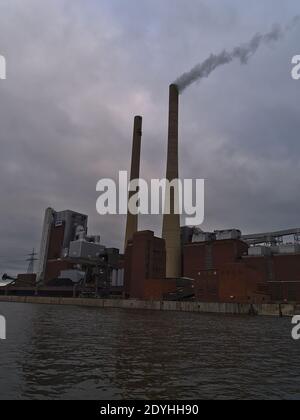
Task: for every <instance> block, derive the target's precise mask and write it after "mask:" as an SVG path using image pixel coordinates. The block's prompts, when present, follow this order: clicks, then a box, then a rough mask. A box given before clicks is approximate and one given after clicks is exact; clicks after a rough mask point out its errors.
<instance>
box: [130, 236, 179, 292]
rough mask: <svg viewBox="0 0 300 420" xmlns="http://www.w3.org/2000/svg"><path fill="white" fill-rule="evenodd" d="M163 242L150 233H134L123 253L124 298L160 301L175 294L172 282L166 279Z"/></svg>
mask: <svg viewBox="0 0 300 420" xmlns="http://www.w3.org/2000/svg"><path fill="white" fill-rule="evenodd" d="M165 277H166V247H165V241H164V240H163V239H161V238H156V237H155V236H154V233H153V232H151V231H143V232H137V233H135V234H134V236H133V239H132V240H131V241H129V243H128V246H127V249H126V253H125V275H124V285H125V295H126V297H127V298H133V299H145V300H151V299H152V300H156V299H158V300H160V299H162V297H163V296H164V295H165V294H167V293H172V292H175V291H176V280H169V279H168V280H167V279H166V278H165Z"/></svg>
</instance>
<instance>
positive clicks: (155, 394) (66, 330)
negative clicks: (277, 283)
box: [0, 303, 300, 400]
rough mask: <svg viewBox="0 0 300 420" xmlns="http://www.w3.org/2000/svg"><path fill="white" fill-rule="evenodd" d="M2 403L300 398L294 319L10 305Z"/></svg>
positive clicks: (1, 349)
mask: <svg viewBox="0 0 300 420" xmlns="http://www.w3.org/2000/svg"><path fill="white" fill-rule="evenodd" d="M0 313H3V314H4V315H6V317H7V319H8V320H13V321H11V322H10V324H9V330H8V331H9V339H8V340H7V342H5V343H4V345H2V344H1V345H0V357H1V368H0V392H1V394H0V395H1V398H17V397H18V398H35V399H38V398H40V399H44V398H60V399H63V398H68V399H81V398H82V399H98V400H99V399H119V398H120V399H121V398H122V399H130V398H143V399H184V398H190V399H194V398H197V399H198V398H202V399H204V398H209V399H212V398H218V399H223V398H224V399H225V398H227V399H228V398H243V399H245V398H247V399H250V398H293V399H299V398H300V378H299V374H300V363H299V360H298V358H297V356H298V354H299V342H293V341H292V340H291V337H290V330H291V326H290V320H288V319H273V318H248V317H245V318H243V317H220V316H206V315H200V314H188V313H168V312H164V313H160V312H141V311H120V310H100V309H93V308H76V307H74V308H73V307H55V306H43V305H41V306H38V305H20V304H19V305H17V304H2V303H1V304H0Z"/></svg>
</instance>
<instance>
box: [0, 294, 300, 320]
mask: <svg viewBox="0 0 300 420" xmlns="http://www.w3.org/2000/svg"><path fill="white" fill-rule="evenodd" d="M0 302H14V303H31V304H44V305H65V306H67V305H70V306H86V307H95V308H116V309H139V310H152V311H176V312H194V313H195V312H198V313H206V314H210V313H212V314H228V315H257V316H275V317H281V316H283V317H292V316H294V315H296V314H300V307H299V305H293V304H255V305H251V304H239V303H206V302H166V301H164V302H158V301H141V300H125V299H81V298H76V299H72V298H57V297H33V296H0Z"/></svg>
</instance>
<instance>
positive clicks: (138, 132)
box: [124, 116, 143, 251]
mask: <svg viewBox="0 0 300 420" xmlns="http://www.w3.org/2000/svg"><path fill="white" fill-rule="evenodd" d="M142 125H143V119H142V117H140V116H136V117H135V118H134V128H133V144H132V158H131V173H130V181H133V180H135V179H139V177H140V160H141V144H142ZM134 194H136V192H134V191H130V192H129V195H128V201H129V200H130V198H131V197H132V196H133V195H134ZM137 231H138V215H133V214H131V213H130V212H129V210H128V213H127V224H126V235H125V247H124V251H126V248H127V244H128V241H130V240H131V239H132V238H133V235H134V234H135V233H136V232H137Z"/></svg>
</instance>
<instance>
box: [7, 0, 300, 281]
mask: <svg viewBox="0 0 300 420" xmlns="http://www.w3.org/2000/svg"><path fill="white" fill-rule="evenodd" d="M298 14H299V1H298V0H285V1H282V0H253V1H251V2H241V1H240V0H43V1H41V0H1V2H0V54H2V55H4V56H5V57H6V59H7V64H8V73H7V77H8V78H7V80H6V81H0V128H1V129H0V142H1V153H0V179H1V181H0V193H1V223H0V238H1V239H0V273H1V274H2V273H3V271H9V272H12V273H14V272H16V271H18V270H20V271H24V269H25V268H26V263H24V255H25V254H26V253H28V252H30V250H31V249H32V248H33V247H39V243H40V236H41V228H42V221H43V215H44V210H45V208H46V207H48V206H51V207H53V208H55V209H56V210H64V209H72V210H76V211H79V212H83V213H86V214H88V215H89V231H90V233H91V234H95V233H100V234H101V236H102V241H103V242H104V244H107V245H109V246H117V247H119V246H121V244H122V242H123V237H124V224H125V219H124V218H123V217H104V218H103V217H100V216H98V215H97V213H96V207H95V203H96V199H97V193H96V184H97V181H98V180H99V179H100V178H103V177H105V178H107V177H113V178H115V177H116V175H117V173H118V171H119V170H127V169H128V168H129V163H130V151H131V141H132V138H131V136H132V123H133V117H134V115H136V114H142V115H143V116H144V130H143V131H144V137H143V149H142V176H143V177H145V178H147V179H149V178H151V177H153V176H154V177H156V178H157V177H161V178H162V177H164V175H165V166H166V162H165V158H166V145H167V111H168V85H169V84H170V83H171V82H173V80H175V79H176V78H177V77H178V76H180V75H181V74H182V73H183V72H185V71H188V70H190V68H191V67H193V66H194V65H195V64H197V63H198V62H201V61H203V60H204V59H206V58H207V56H208V55H209V54H210V53H212V52H214V53H218V52H220V51H221V50H223V49H224V48H228V49H231V48H232V47H234V46H236V45H239V44H240V43H242V42H245V41H248V40H249V39H250V38H251V37H252V36H253V35H254V34H255V33H256V32H266V31H269V29H270V28H271V26H272V25H273V23H282V24H285V23H287V22H288V21H289V20H290V19H291V18H292V17H293V16H295V15H298ZM299 39H300V27H299V28H297V29H296V30H294V31H293V32H291V33H289V34H288V35H287V36H286V37H285V38H284V39H283V40H281V41H280V42H278V43H277V44H276V45H274V46H272V47H269V46H268V47H263V48H261V49H260V50H259V52H258V54H257V55H256V56H255V57H254V58H253V59H252V60H251V61H250V62H249V64H248V65H247V66H241V65H240V64H238V63H233V64H230V65H228V66H227V67H223V68H221V69H218V70H217V71H216V72H215V73H214V74H213V75H211V77H210V78H209V79H207V80H204V81H202V82H201V83H200V84H196V85H193V86H192V87H191V88H189V89H188V90H187V91H186V92H184V94H183V95H182V96H181V99H180V101H181V112H180V171H181V176H182V177H188V178H205V179H206V220H205V225H204V226H203V228H205V229H221V228H233V227H236V228H240V229H241V230H243V232H244V233H248V232H249V233H250V232H256V231H262V230H263V231H264V230H271V229H281V228H289V227H299V226H300V198H299V190H300V177H299V173H300V163H299V162H300V142H299V140H300V118H299V116H300V98H299V92H300V81H299V82H296V81H294V80H292V78H291V74H290V73H291V59H292V57H293V56H294V55H295V54H300V45H299ZM140 226H141V228H147V229H149V228H150V229H155V231H156V233H157V234H159V233H160V229H161V218H159V217H156V218H150V217H143V218H142V219H141V223H140Z"/></svg>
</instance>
